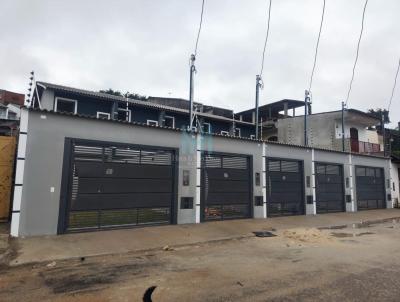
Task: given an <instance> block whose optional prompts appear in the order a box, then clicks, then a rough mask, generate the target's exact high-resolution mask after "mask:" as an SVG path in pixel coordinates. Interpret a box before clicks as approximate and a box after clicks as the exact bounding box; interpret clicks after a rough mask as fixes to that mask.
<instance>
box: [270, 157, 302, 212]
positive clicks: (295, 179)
mask: <svg viewBox="0 0 400 302" xmlns="http://www.w3.org/2000/svg"><path fill="white" fill-rule="evenodd" d="M267 179H268V183H267V191H268V198H267V205H268V209H267V214H268V216H269V217H274V216H287V215H302V214H304V180H303V163H302V162H301V161H298V160H291V159H273V158H267Z"/></svg>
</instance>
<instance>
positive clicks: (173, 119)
mask: <svg viewBox="0 0 400 302" xmlns="http://www.w3.org/2000/svg"><path fill="white" fill-rule="evenodd" d="M167 118H169V119H172V128H175V117H174V116H171V115H166V116H165V117H164V119H165V120H166V119H167Z"/></svg>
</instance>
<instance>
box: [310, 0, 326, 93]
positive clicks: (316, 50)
mask: <svg viewBox="0 0 400 302" xmlns="http://www.w3.org/2000/svg"><path fill="white" fill-rule="evenodd" d="M325 2H326V1H325V0H324V5H323V7H322V17H321V24H320V25H319V33H318V39H317V45H316V46H315V55H314V64H313V68H312V71H311V77H310V85H309V86H308V87H309V88H308V91H311V87H312V82H313V77H314V71H315V66H316V64H317V56H318V46H319V40H320V38H321V32H322V25H323V23H324V16H325V4H326V3H325Z"/></svg>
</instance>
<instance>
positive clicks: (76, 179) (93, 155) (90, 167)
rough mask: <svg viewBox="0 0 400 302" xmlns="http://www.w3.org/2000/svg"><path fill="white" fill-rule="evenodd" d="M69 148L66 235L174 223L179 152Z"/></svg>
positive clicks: (87, 145) (81, 144)
mask: <svg viewBox="0 0 400 302" xmlns="http://www.w3.org/2000/svg"><path fill="white" fill-rule="evenodd" d="M68 145H70V150H71V156H70V165H69V167H67V170H68V174H69V177H68V187H67V194H66V200H65V201H66V202H65V208H66V210H65V213H64V217H65V219H64V220H65V221H64V223H63V228H62V230H61V232H63V231H64V232H65V231H78V230H88V229H103V228H111V227H122V226H137V225H155V224H169V223H172V222H173V218H174V208H175V201H176V198H175V191H176V190H175V178H176V171H175V151H174V150H165V149H159V148H153V147H143V146H132V145H124V144H114V143H100V142H88V141H81V140H70V141H69V142H68ZM65 169H66V168H65V167H64V170H65Z"/></svg>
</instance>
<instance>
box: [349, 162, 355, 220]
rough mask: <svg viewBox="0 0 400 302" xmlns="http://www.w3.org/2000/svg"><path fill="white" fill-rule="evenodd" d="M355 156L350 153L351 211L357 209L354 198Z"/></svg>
mask: <svg viewBox="0 0 400 302" xmlns="http://www.w3.org/2000/svg"><path fill="white" fill-rule="evenodd" d="M352 160H353V156H352V155H351V154H349V178H350V180H349V182H350V183H349V185H350V195H351V206H350V207H351V212H355V211H356V200H355V198H354V183H353V180H354V177H353V163H352Z"/></svg>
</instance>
